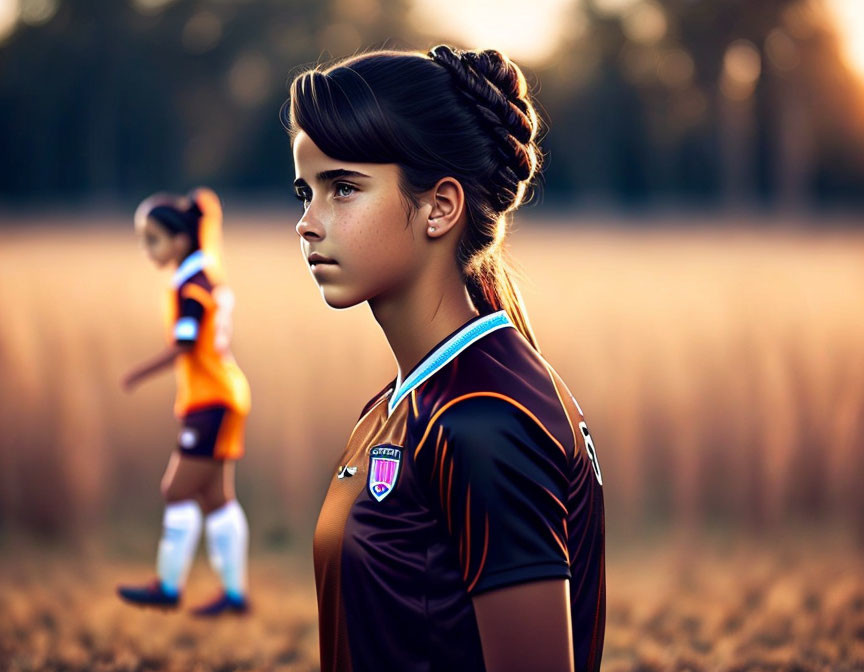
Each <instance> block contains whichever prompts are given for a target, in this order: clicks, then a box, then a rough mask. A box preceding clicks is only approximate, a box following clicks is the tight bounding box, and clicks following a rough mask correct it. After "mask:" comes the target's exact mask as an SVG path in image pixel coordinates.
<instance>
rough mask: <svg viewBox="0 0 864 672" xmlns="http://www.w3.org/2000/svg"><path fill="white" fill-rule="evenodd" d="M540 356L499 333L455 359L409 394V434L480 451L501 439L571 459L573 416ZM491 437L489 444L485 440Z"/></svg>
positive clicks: (518, 338)
mask: <svg viewBox="0 0 864 672" xmlns="http://www.w3.org/2000/svg"><path fill="white" fill-rule="evenodd" d="M566 397H569V392H568V391H567V390H566V388H564V387H563V383H561V382H560V379H558V378H557V376H556V374H555V373H554V371H553V370H552V369H551V367H550V366H549V365H548V364H547V363H546V361H545V360H544V359H543V357H542V356H541V355H540V354H539V353H538V352H537V351H536V350H535V349H534V348H533V347H531V345H530V344H529V343H528V342H527V341H526V340H525V339H524V338H523V337H522V335H521V334H520V333H519V332H518V331H516V330H515V329H501V330H499V331H496V332H493V333H491V334H489V335H488V336H487V337H485V338H483V339H482V340H481V341H478V342H477V343H475V344H473V345H472V346H471V347H470V348H468V349H466V350H465V351H464V352H462V353H461V354H460V355H459V356H458V357H457V358H456V359H455V360H454V361H453V362H451V363H450V364H449V365H448V366H447V367H445V368H444V369H442V370H441V371H440V372H438V373H437V374H436V375H435V376H434V377H432V378H431V379H430V380H429V381H427V382H426V383H424V384H423V385H422V386H421V387H419V388H418V389H417V391H416V399H415V402H416V403H415V404H414V407H415V408H416V412H415V414H414V417H413V418H412V419H413V421H414V422H413V425H414V427H413V430H414V431H413V433H414V436H415V439H416V441H417V444H418V449H419V447H420V444H421V443H422V442H423V441H424V437H427V438H428V436H429V435H433V434H434V435H438V434H439V433H441V434H442V435H445V434H446V435H448V436H450V437H451V440H457V441H458V442H459V443H464V444H466V445H467V444H471V445H474V446H477V448H476V450H483V449H484V446H489V445H490V443H501V442H502V441H507V440H509V439H514V440H516V441H517V442H529V443H531V444H533V445H535V446H538V447H540V446H542V447H543V449H544V450H549V451H551V452H552V453H553V454H555V455H564V456H565V457H566V456H568V455H572V454H573V451H574V449H575V445H576V439H575V435H574V431H573V428H574V427H575V426H576V425H578V423H579V418H578V417H576V416H577V415H578V412H577V411H576V410H575V409H574V408H573V407H572V406H571V405H569V404H567V403H565V398H566ZM492 437H497V439H496V441H495V442H490V440H489V439H490V438H492Z"/></svg>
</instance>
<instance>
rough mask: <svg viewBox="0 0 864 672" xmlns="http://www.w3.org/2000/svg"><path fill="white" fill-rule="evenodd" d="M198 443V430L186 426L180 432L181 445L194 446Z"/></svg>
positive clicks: (185, 446)
mask: <svg viewBox="0 0 864 672" xmlns="http://www.w3.org/2000/svg"><path fill="white" fill-rule="evenodd" d="M196 443H198V432H196V431H195V430H194V429H192V428H191V427H184V428H183V431H182V432H180V446H181V447H182V448H194V447H195V444H196Z"/></svg>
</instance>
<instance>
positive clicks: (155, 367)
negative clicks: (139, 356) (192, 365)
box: [121, 343, 193, 392]
mask: <svg viewBox="0 0 864 672" xmlns="http://www.w3.org/2000/svg"><path fill="white" fill-rule="evenodd" d="M192 347H193V345H192V344H191V343H189V344H185V343H184V344H180V343H174V344H173V345H169V346H168V347H167V348H165V350H163V351H162V352H160V353H159V354H158V355H156V356H155V357H153V358H152V359H148V360H147V361H145V362H143V363H142V364H140V365H139V366H136V367H135V368H134V369H132V370H131V371H129V372H128V373H127V374H126V375H125V376H123V380H122V382H121V385H122V386H123V389H124V390H126V391H127V392H131V391H132V389H133V388H134V387H135V386H136V385H137V384H138V383H140V382H141V381H143V380H145V379H146V378H149V377H150V376H152V375H154V374H156V373H159V372H160V371H162V370H163V369H166V368H168V367H169V366H171V365H172V364H173V363H174V360H175V359H177V357H178V356H179V355H182V354H183V353H184V352H189V350H191V349H192Z"/></svg>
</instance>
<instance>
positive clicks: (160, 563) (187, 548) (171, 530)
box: [156, 499, 201, 595]
mask: <svg viewBox="0 0 864 672" xmlns="http://www.w3.org/2000/svg"><path fill="white" fill-rule="evenodd" d="M200 538H201V509H200V508H199V507H198V503H197V502H196V501H194V500H191V499H187V500H184V501H182V502H173V503H171V504H168V505H167V506H166V507H165V516H164V517H163V519H162V539H161V540H160V541H159V554H158V557H157V561H156V571H157V573H158V574H159V579H160V581H161V582H162V589H163V590H164V591H165V592H167V593H170V594H173V595H179V594H180V592H181V591H182V590H183V586H184V585H185V583H186V577H187V576H188V575H189V568H190V567H191V566H192V559H193V558H194V557H195V549H196V548H197V547H198V540H199V539H200Z"/></svg>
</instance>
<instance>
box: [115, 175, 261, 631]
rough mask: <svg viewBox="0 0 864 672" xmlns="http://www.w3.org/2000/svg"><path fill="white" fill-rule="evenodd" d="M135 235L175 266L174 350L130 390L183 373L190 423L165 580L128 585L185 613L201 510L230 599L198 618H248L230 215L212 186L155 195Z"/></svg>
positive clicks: (241, 392)
mask: <svg viewBox="0 0 864 672" xmlns="http://www.w3.org/2000/svg"><path fill="white" fill-rule="evenodd" d="M135 228H136V230H137V231H138V233H139V235H140V236H141V239H142V243H143V247H144V249H145V251H146V252H147V255H148V256H149V257H150V259H151V260H152V261H153V263H154V264H156V266H158V267H160V268H161V267H164V266H170V267H172V268H174V269H175V270H174V276H173V278H172V283H171V285H172V286H171V289H170V290H169V297H168V303H167V305H168V311H167V313H168V327H169V332H168V340H169V343H170V344H169V345H168V347H167V348H166V349H165V350H164V351H163V352H162V353H160V354H159V355H157V356H156V357H154V358H153V359H151V360H149V361H147V362H145V363H143V364H141V365H140V366H138V367H136V368H135V369H133V370H132V371H131V372H129V373H128V374H127V375H126V376H125V377H124V379H123V386H124V388H126V389H127V390H131V389H132V388H133V387H135V386H136V385H137V384H138V383H140V382H141V381H142V380H144V379H146V378H148V377H150V376H151V375H153V374H155V373H158V372H160V371H163V370H164V369H166V368H168V367H170V366H172V365H173V366H174V368H175V371H176V374H177V399H176V402H175V406H174V412H175V414H176V415H177V417H178V418H179V419H180V421H181V423H182V428H181V430H180V434H179V437H178V445H177V449H176V450H175V451H174V452H173V453H172V455H171V458H170V460H169V462H168V467H167V469H166V470H165V475H164V477H163V479H162V495H163V497H164V499H165V503H166V506H165V515H164V519H163V532H162V539H161V541H160V542H159V551H158V559H157V573H158V579H156V580H154V581H152V582H151V583H149V584H147V585H144V586H120V587H118V593H119V595H120V597H121V598H123V599H124V600H126V601H128V602H131V603H133V604H138V605H151V606H160V607H168V608H171V607H176V606H177V605H178V603H179V601H180V596H181V593H182V591H183V585H184V583H185V581H186V576H187V574H188V572H189V567H190V565H191V564H192V560H193V558H194V556H195V550H196V548H197V546H198V539H199V537H200V534H201V526H202V510H203V512H204V516H205V520H206V527H207V542H208V550H209V556H210V562H211V563H212V565H213V568H214V569H215V570H216V572H217V573H218V574H219V576H220V578H221V580H222V585H223V587H224V592H223V593H222V594H221V595H220V596H219V597H218V598H217V599H216V600H214V601H213V602H212V603H209V604H205V605H203V606H201V607H198V608H197V609H195V610H194V611H193V613H195V614H196V615H199V616H215V615H218V614H220V613H223V612H234V613H243V612H245V611H247V609H248V605H247V600H246V554H247V545H248V527H247V523H246V516H245V514H244V513H243V509H242V508H241V506H240V504H239V503H238V502H237V500H236V498H235V493H234V462H235V461H236V460H238V459H239V458H240V457H241V456H242V455H243V451H244V446H243V424H244V420H245V417H246V415H247V413H248V412H249V387H248V385H247V383H246V378H245V377H244V376H243V372H242V371H241V370H240V368H239V367H238V366H237V364H236V362H235V361H234V358H233V357H232V356H231V353H230V351H229V339H230V335H231V333H230V332H231V310H232V307H233V298H232V294H231V291H230V290H229V289H228V288H227V287H225V286H224V285H223V284H222V282H223V270H222V254H221V232H222V208H221V205H220V203H219V199H218V197H217V196H216V194H214V193H213V192H212V191H210V190H208V189H198V190H196V191H194V192H192V193H191V194H190V195H189V196H186V197H177V196H170V195H166V194H156V195H155V196H151V197H150V198H148V199H146V200H145V201H144V202H142V203H141V205H140V206H138V210H137V211H136V213H135Z"/></svg>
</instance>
